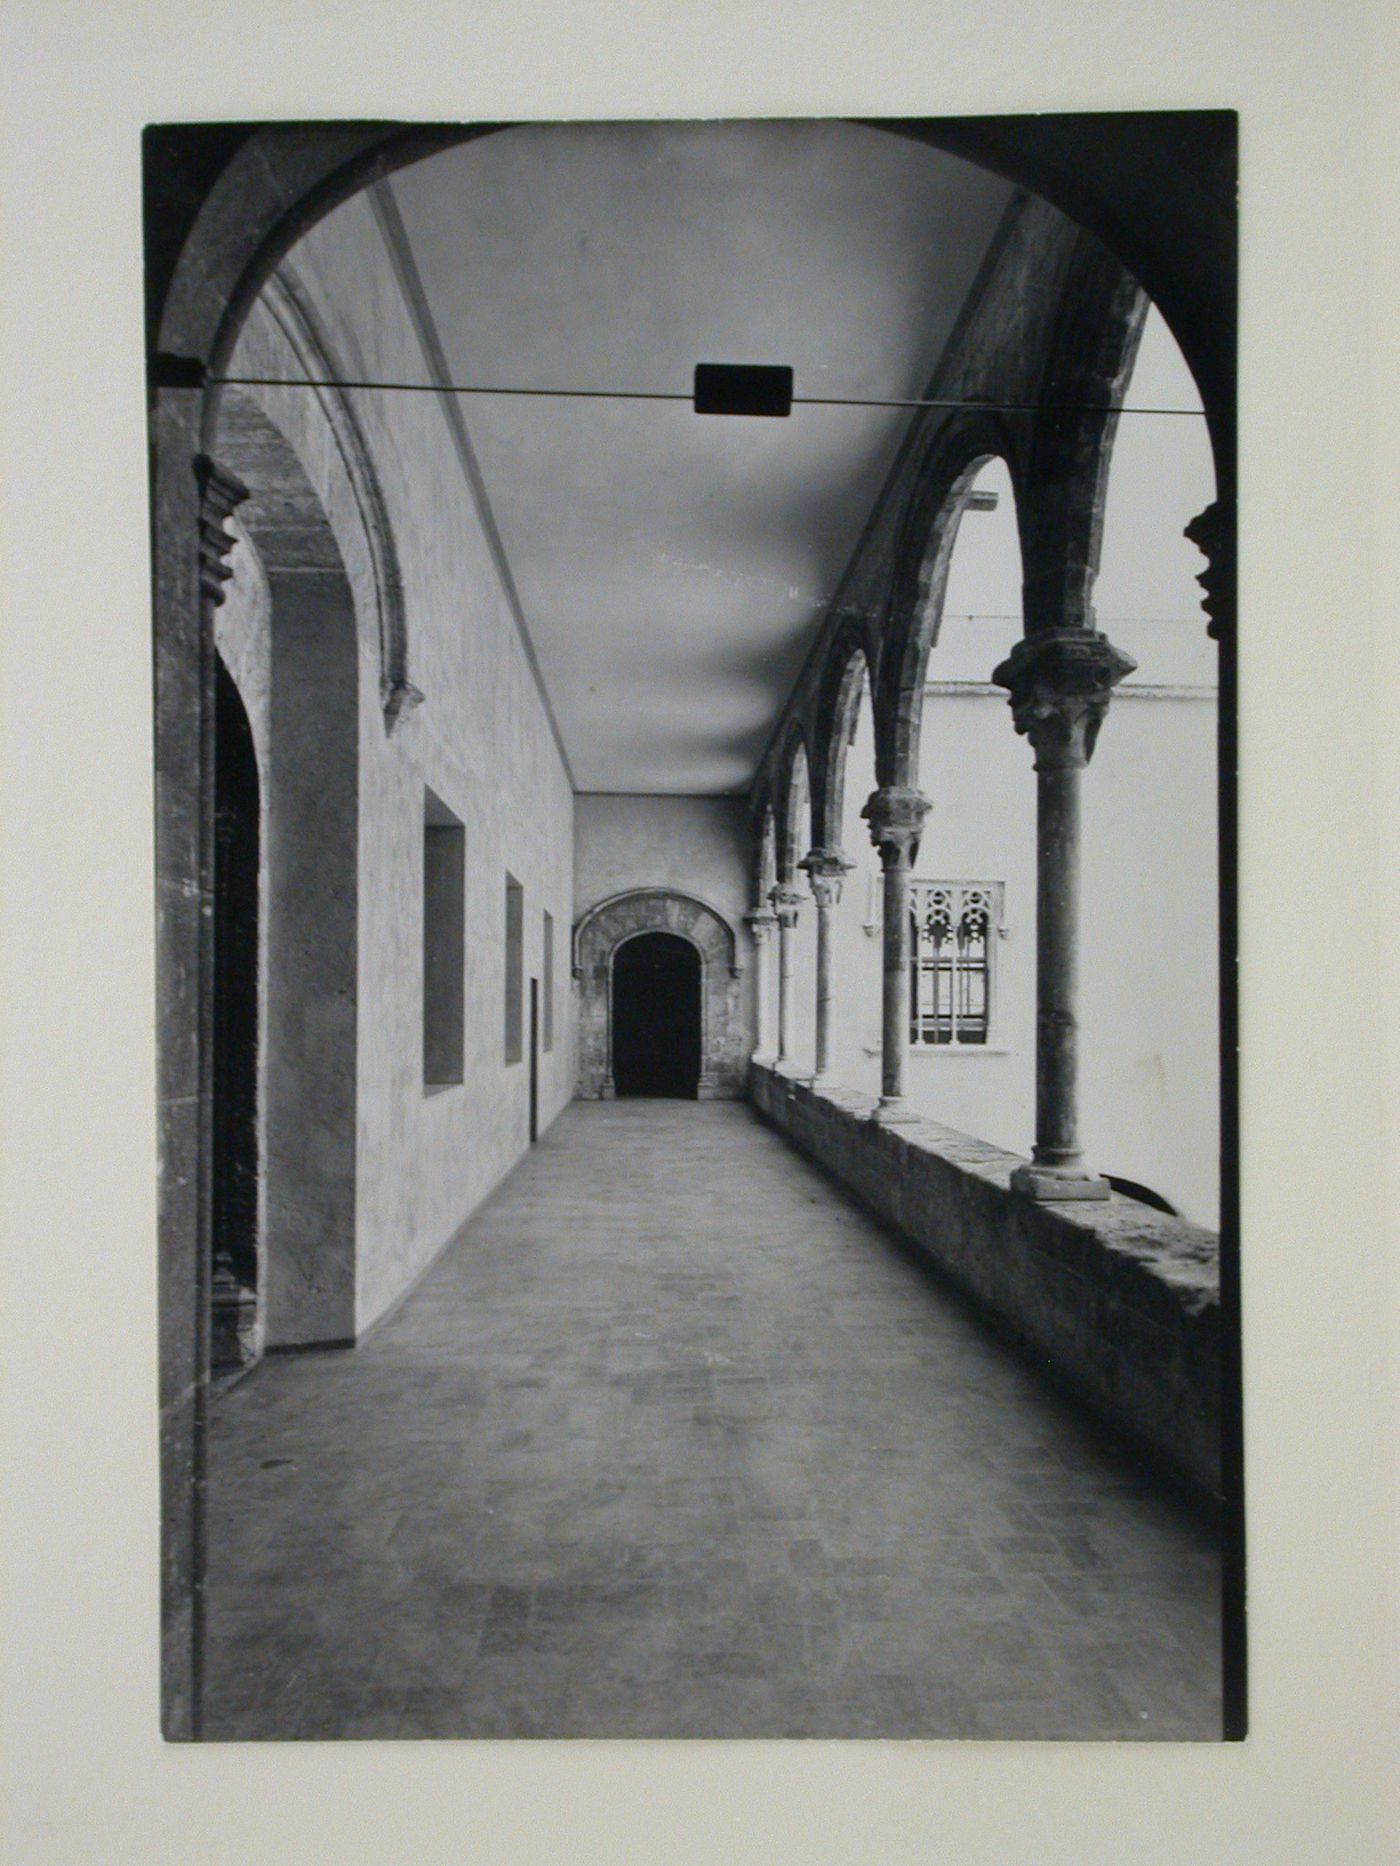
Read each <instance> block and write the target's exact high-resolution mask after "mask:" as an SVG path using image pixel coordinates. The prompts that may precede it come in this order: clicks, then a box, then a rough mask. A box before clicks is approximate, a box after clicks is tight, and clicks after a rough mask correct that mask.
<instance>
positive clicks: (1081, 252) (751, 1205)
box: [145, 112, 1245, 1741]
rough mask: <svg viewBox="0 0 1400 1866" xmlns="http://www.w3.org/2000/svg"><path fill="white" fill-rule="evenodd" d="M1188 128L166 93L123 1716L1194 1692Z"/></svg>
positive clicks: (1236, 1720)
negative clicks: (140, 1342)
mask: <svg viewBox="0 0 1400 1866" xmlns="http://www.w3.org/2000/svg"><path fill="white" fill-rule="evenodd" d="M1235 150H1236V121H1235V118H1234V117H1233V116H1232V115H1231V114H1230V113H1229V112H1214V113H1211V112H1205V113H1194V114H1193V113H1180V114H1178V113H1170V112H1167V113H1161V114H1156V115H1146V116H1144V115H1136V116H1133V115H1126V116H1121V117H1115V116H1113V115H1101V116H1089V117H1064V118H1060V119H1057V120H1055V121H1053V122H1051V123H1048V124H1047V123H1040V122H1037V121H1036V120H1034V119H1030V118H1011V119H1002V120H998V121H986V120H979V119H976V118H973V119H967V120H956V121H949V122H941V121H933V122H920V121H912V122H911V121H897V120H891V121H883V122H874V121H872V122H843V121H791V120H782V121H772V120H770V121H763V122H759V121H733V120H729V121H720V122H656V123H649V124H635V123H633V124H628V123H613V124H608V123H563V124H560V123H555V124H550V123H539V124H524V125H517V126H514V127H505V128H497V129H490V130H486V129H482V128H474V127H471V126H452V127H443V128H441V129H422V128H416V129H410V128H398V129H395V128H393V127H388V128H386V127H383V126H373V125H339V126H317V125H309V124H308V125H288V124H269V125H266V126H260V127H256V128H250V129H246V130H237V131H225V130H219V129H215V130H208V129H201V128H199V127H189V126H178V125H172V126H161V127H157V128H153V129H152V130H150V131H149V132H148V133H147V136H146V141H145V165H146V166H145V175H146V190H147V192H146V226H147V285H148V291H149V310H150V317H151V345H152V347H151V358H152V360H151V396H152V410H153V414H152V424H153V425H152V459H153V487H154V500H155V505H154V536H155V550H156V577H157V585H156V610H155V655H156V669H157V728H156V729H157V748H156V763H157V771H158V773H159V774H160V775H159V784H158V790H157V799H156V801H157V810H158V816H159V821H160V823H161V825H162V828H163V830H164V831H165V832H166V839H165V840H164V841H163V843H162V869H161V873H160V875H159V878H158V879H159V885H160V888H161V890H162V900H163V902H168V903H169V905H168V908H167V910H166V911H167V917H166V919H165V920H164V921H163V923H162V943H161V948H160V958H161V962H162V968H163V969H162V972H161V999H160V1006H159V1010H160V1020H161V1023H160V1036H161V1052H160V1055H161V1069H162V1082H163V1086H164V1087H165V1088H166V1089H167V1090H168V1091H169V1102H168V1105H167V1117H166V1118H167V1121H168V1129H167V1148H168V1151H167V1154H166V1156H165V1180H164V1183H163V1186H162V1197H163V1223H164V1231H163V1259H162V1277H163V1298H164V1306H163V1313H162V1318H161V1326H162V1340H161V1352H162V1357H163V1378H164V1381H165V1390H166V1392H167V1394H168V1395H169V1396H170V1397H169V1398H168V1399H167V1402H166V1406H165V1412H164V1418H163V1429H164V1431H165V1434H166V1444H165V1490H164V1512H165V1517H164V1524H163V1534H164V1538H165V1576H166V1587H167V1590H168V1592H167V1598H166V1600H165V1602H164V1613H165V1626H166V1636H167V1647H166V1669H165V1675H164V1681H163V1689H164V1718H165V1726H164V1727H165V1731H166V1734H167V1735H168V1736H170V1737H172V1738H195V1739H204V1740H211V1741H213V1740H239V1741H242V1740H259V1739H276V1738H354V1737H358V1738H426V1737H442V1738H465V1737H621V1736H629V1737H637V1736H646V1737H710V1738H725V1737H789V1738H797V1737H836V1738H861V1737H875V1738H892V1737H900V1738H933V1737H939V1738H978V1737H987V1738H1002V1739H1006V1738H1041V1739H1048V1738H1076V1739H1092V1738H1103V1739H1115V1740H1124V1739H1149V1740H1150V1739H1176V1740H1192V1741H1212V1740H1220V1739H1221V1738H1222V1737H1236V1738H1238V1737H1240V1736H1242V1735H1243V1734H1244V1730H1245V1698H1244V1639H1243V1632H1244V1628H1243V1592H1242V1578H1243V1576H1242V1540H1241V1523H1242V1513H1241V1501H1242V1499H1241V1490H1240V1471H1239V1461H1238V1450H1237V1438H1238V1392H1237V1379H1236V1374H1237V1364H1238V1356H1237V1353H1236V1352H1234V1351H1233V1350H1234V1345H1235V1330H1236V1311H1235V1307H1234V1305H1233V1303H1232V1300H1231V1290H1232V1286H1233V1285H1232V1269H1233V1262H1234V1253H1235V1252H1236V1251H1237V1248H1238V1233H1237V1229H1236V1227H1235V1225H1234V1222H1233V1198H1234V1175H1233V1160H1234V1145H1233V1133H1232V1128H1231V1122H1232V1118H1233V1117H1232V1109H1233V1105H1234V1095H1233V1080H1232V1075H1231V1071H1230V1068H1229V1067H1224V1066H1223V1065H1224V1063H1225V1061H1226V1056H1227V1051H1226V1050H1224V1049H1222V1032H1223V1033H1224V1035H1225V1039H1226V1042H1227V1044H1229V1043H1230V1040H1231V1033H1232V1030H1233V1021H1234V1019H1233V1004H1232V1002H1231V1001H1230V1000H1229V999H1227V998H1222V990H1221V980H1222V970H1224V972H1226V973H1228V972H1229V970H1230V958H1231V953H1232V928H1233V886H1234V874H1233V867H1232V865H1231V863H1230V861H1229V860H1228V853H1229V850H1230V848H1231V846H1232V834H1231V826H1232V821H1233V807H1234V791H1233V785H1232V782H1231V781H1230V777H1231V770H1232V766H1231V748H1232V746H1233V742H1234V735H1233V710H1232V708H1233V678H1232V665H1233V661H1232V643H1233V627H1234V623H1233V564H1234V500H1235V486H1234V480H1235V470H1234V439H1233V437H1234V406H1233V381H1234V316H1235V312H1234V292H1235V271H1234V264H1235V220H1234V191H1235V182H1236V164H1235ZM192 176H197V177H198V178H199V185H198V186H197V187H196V186H195V185H193V184H192V182H191V177H192ZM269 176H270V177H272V178H273V179H272V180H269V179H268V177H269ZM1033 180H1034V181H1035V182H1036V183H1038V184H1039V185H1032V181H1033ZM177 242H178V245H177ZM1222 748H1223V756H1222ZM1222 851H1223V852H1224V853H1225V856H1226V859H1225V860H1223V861H1222ZM191 863H197V864H198V866H197V867H196V868H193V869H192V868H190V866H189V864H191ZM196 979H197V980H198V988H197V989H191V988H190V981H192V980H196ZM1231 1048H1232V1045H1231ZM191 1081H197V1082H198V1084H199V1087H198V1093H197V1095H196V1096H194V1097H193V1098H191V1097H190V1096H189V1094H188V1084H189V1083H190V1082H191ZM187 1162H196V1163H197V1166H194V1167H191V1166H190V1165H188V1164H187Z"/></svg>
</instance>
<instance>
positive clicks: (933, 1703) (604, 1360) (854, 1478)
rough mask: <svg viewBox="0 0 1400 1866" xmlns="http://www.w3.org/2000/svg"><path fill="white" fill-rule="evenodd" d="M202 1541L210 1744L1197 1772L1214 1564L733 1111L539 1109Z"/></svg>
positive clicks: (302, 1371)
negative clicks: (858, 1746)
mask: <svg viewBox="0 0 1400 1866" xmlns="http://www.w3.org/2000/svg"><path fill="white" fill-rule="evenodd" d="M209 1500H210V1548H211V1556H210V1583H209V1619H210V1627H211V1631H212V1634H213V1637H212V1638H211V1641H210V1645H209V1650H208V1654H207V1664H206V1670H207V1678H208V1690H207V1703H206V1727H207V1729H208V1731H209V1733H210V1734H211V1735H212V1736H214V1737H216V1738H224V1739H230V1740H234V1739H241V1738H248V1737H254V1738H269V1739H270V1738H288V1739H298V1740H317V1739H319V1738H325V1737H334V1736H346V1737H356V1738H361V1739H364V1740H375V1739H411V1738H424V1737H476V1736H479V1737H501V1736H593V1737H603V1736H703V1737H717V1736H730V1737H739V1736H778V1737H781V1736H790V1737H801V1736H812V1737H879V1738H953V1737H975V1736H988V1737H1015V1736H1031V1737H1084V1738H1088V1737H1113V1738H1119V1739H1124V1738H1126V1739H1131V1740H1139V1739H1143V1738H1152V1737H1157V1738H1164V1739H1171V1740H1183V1739H1201V1738H1208V1737H1211V1736H1214V1735H1217V1734H1218V1731H1219V1716H1220V1712H1219V1704H1220V1677H1219V1609H1218V1565H1217V1555H1216V1550H1215V1547H1214V1543H1213V1538H1212V1535H1211V1532H1210V1531H1209V1529H1208V1528H1206V1527H1204V1526H1203V1525H1202V1523H1201V1522H1200V1521H1199V1520H1197V1519H1196V1518H1195V1517H1193V1516H1191V1515H1190V1514H1189V1513H1188V1512H1186V1511H1185V1510H1184V1509H1183V1507H1182V1506H1181V1504H1180V1503H1179V1502H1178V1501H1177V1500H1176V1499H1175V1498H1174V1497H1172V1496H1170V1495H1168V1494H1167V1493H1166V1492H1164V1491H1163V1490H1161V1489H1160V1488H1159V1487H1158V1486H1157V1485H1156V1484H1155V1482H1154V1481H1153V1479H1152V1478H1151V1476H1150V1474H1148V1473H1145V1472H1144V1471H1143V1470H1141V1469H1140V1468H1139V1467H1138V1466H1137V1465H1136V1464H1135V1463H1134V1462H1133V1460H1132V1459H1131V1458H1130V1457H1128V1456H1127V1455H1126V1454H1125V1453H1124V1452H1123V1451H1122V1450H1121V1449H1120V1448H1119V1447H1117V1446H1116V1445H1114V1444H1112V1443H1111V1442H1109V1441H1108V1440H1106V1438H1105V1437H1104V1435H1103V1433H1102V1432H1101V1431H1100V1430H1099V1429H1098V1428H1097V1427H1095V1426H1094V1425H1092V1424H1091V1423H1089V1422H1088V1421H1086V1420H1085V1419H1084V1418H1082V1417H1081V1416H1080V1415H1079V1414H1078V1413H1077V1412H1076V1411H1075V1410H1074V1408H1073V1407H1071V1406H1070V1405H1068V1404H1067V1403H1066V1402H1065V1400H1064V1399H1063V1398H1062V1397H1061V1396H1060V1395H1058V1394H1056V1393H1052V1392H1050V1391H1048V1390H1046V1389H1045V1388H1043V1387H1042V1386H1041V1384H1040V1383H1039V1381H1038V1379H1037V1377H1036V1376H1035V1374H1034V1372H1033V1371H1032V1370H1031V1369H1030V1368H1029V1367H1027V1366H1026V1365H1025V1364H1024V1363H1022V1362H1021V1361H1019V1360H1017V1359H1016V1358H1015V1357H1014V1356H1013V1355H1012V1354H1011V1352H1010V1351H1009V1350H1008V1349H1007V1347H1006V1346H1005V1345H1004V1344H1003V1343H1002V1342H1001V1341H999V1340H997V1339H995V1338H993V1337H992V1336H990V1335H988V1334H986V1333H984V1332H983V1331H982V1330H981V1328H980V1327H979V1325H978V1324H977V1323H976V1322H975V1321H974V1320H973V1319H971V1317H970V1316H969V1315H968V1313H967V1311H966V1310H965V1309H964V1308H963V1307H962V1306H961V1305H960V1304H957V1303H955V1302H953V1301H951V1300H950V1299H949V1298H948V1296H947V1295H946V1294H945V1293H944V1292H943V1291H942V1290H941V1289H940V1288H939V1286H938V1285H937V1283H936V1282H935V1280H934V1279H933V1278H931V1277H930V1276H929V1275H927V1274H926V1273H925V1271H924V1270H923V1269H922V1268H921V1266H920V1264H919V1262H918V1261H917V1259H916V1258H915V1257H914V1256H913V1254H912V1253H911V1252H909V1251H908V1250H907V1249H905V1248H904V1247H902V1246H900V1245H899V1244H897V1243H896V1242H894V1241H893V1240H892V1239H891V1238H890V1237H889V1236H888V1234H886V1233H885V1232H884V1231H882V1230H881V1229H880V1227H879V1226H878V1225H876V1224H874V1223H873V1222H872V1221H871V1220H870V1219H868V1218H867V1217H866V1216H865V1215H864V1214H863V1212H862V1211H861V1210H860V1209H859V1208H858V1207H857V1206H855V1205H854V1204H853V1203H852V1202H851V1201H849V1200H848V1199H846V1198H845V1197H844V1196H843V1195H842V1194H840V1193H838V1192H836V1191H834V1190H833V1189H832V1188H831V1186H830V1185H829V1183H828V1182H827V1181H826V1180H825V1179H823V1178H822V1177H821V1176H820V1175H819V1174H818V1173H817V1172H816V1171H815V1169H814V1168H813V1167H811V1166H810V1165H809V1164H808V1163H807V1162H806V1161H804V1160H803V1159H801V1158H800V1157H799V1156H798V1155H797V1154H796V1153H794V1152H793V1151H792V1150H791V1149H790V1148H789V1147H788V1146H787V1145H786V1144H785V1143H784V1142H783V1141H782V1140H780V1139H779V1138H778V1137H777V1136H775V1135H774V1134H772V1133H771V1132H769V1131H768V1130H767V1129H765V1128H764V1127H762V1126H761V1124H760V1123H759V1122H758V1121H757V1120H756V1118H755V1117H754V1115H753V1114H752V1111H751V1110H749V1109H748V1108H747V1107H745V1106H743V1105H739V1104H722V1103H721V1104H694V1103H691V1104H685V1103H666V1102H651V1103H648V1102H631V1103H628V1102H621V1103H612V1104H593V1105H576V1106H574V1107H571V1108H570V1109H569V1110H567V1111H566V1113H565V1114H564V1116H563V1117H562V1118H561V1119H560V1120H559V1122H557V1123H556V1125H555V1126H554V1127H553V1128H552V1129H551V1131H550V1132H549V1134H548V1135H547V1136H546V1137H545V1139H544V1140H543V1142H542V1143H541V1144H540V1145H539V1146H538V1147H536V1148H535V1149H534V1150H533V1151H532V1152H531V1154H530V1155H529V1156H528V1158H527V1159H526V1160H525V1161H524V1162H522V1164H521V1166H520V1167H519V1168H518V1169H517V1171H516V1172H515V1173H514V1174H513V1175H512V1176H511V1177H510V1178H509V1179H508V1180H507V1181H506V1183H505V1184H504V1185H503V1186H502V1187H501V1188H499V1190H498V1191H497V1193H496V1195H495V1196H494V1198H493V1199H492V1200H491V1201H489V1202H488V1204H487V1206H486V1207H485V1208H484V1209H483V1210H482V1211H481V1212H480V1213H479V1214H478V1215H477V1217H476V1218H475V1219H474V1220H473V1222H472V1223H471V1225H469V1226H468V1227H467V1228H466V1230H465V1231H464V1232H463V1233H462V1235H461V1237H460V1238H459V1239H458V1240H457V1241H456V1243H455V1244H454V1245H453V1247H452V1248H451V1250H449V1251H448V1252H447V1253H446V1254H445V1255H444V1256H443V1258H442V1259H441V1260H440V1261H439V1262H438V1264H437V1265H436V1266H434V1268H433V1270H432V1271H431V1273H430V1274H429V1275H428V1276H427V1277H426V1278H425V1279H424V1280H423V1282H422V1283H421V1284H420V1286H419V1287H418V1289H416V1290H415V1291H414V1293H413V1294H412V1295H411V1296H410V1298H409V1299H408V1301H406V1302H405V1303H404V1305H403V1307H402V1308H401V1309H400V1310H399V1311H398V1312H397V1314H395V1315H394V1316H393V1317H391V1318H390V1320H389V1321H388V1322H386V1323H385V1324H384V1325H383V1327H382V1328H380V1329H378V1330H376V1331H375V1333H374V1334H373V1336H371V1338H370V1339H369V1340H368V1341H367V1342H366V1343H365V1344H364V1345H363V1346H362V1347H361V1348H359V1349H357V1350H356V1351H354V1352H353V1353H334V1354H326V1355H301V1356H287V1357H279V1358H277V1359H274V1360H271V1361H268V1362H266V1363H264V1365H263V1366H262V1367H260V1368H259V1369H258V1370H257V1371H256V1372H255V1373H254V1374H252V1375H251V1376H250V1377H248V1378H247V1379H245V1380H242V1381H240V1382H239V1383H238V1384H237V1385H236V1386H234V1387H231V1388H229V1389H228V1390H226V1391H225V1392H224V1393H223V1394H222V1395H221V1396H220V1397H219V1399H218V1400H217V1402H216V1405H215V1408H214V1412H213V1419H212V1427H211V1433H210V1478H209Z"/></svg>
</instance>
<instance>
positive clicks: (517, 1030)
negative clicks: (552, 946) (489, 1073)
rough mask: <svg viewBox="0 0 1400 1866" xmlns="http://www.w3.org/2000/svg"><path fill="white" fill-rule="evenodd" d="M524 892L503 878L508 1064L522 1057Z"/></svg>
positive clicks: (514, 880) (508, 875)
mask: <svg viewBox="0 0 1400 1866" xmlns="http://www.w3.org/2000/svg"><path fill="white" fill-rule="evenodd" d="M524 990H525V890H524V888H523V887H522V886H521V885H520V883H519V882H518V881H517V880H516V878H515V876H514V875H511V874H507V876H506V1046H505V1057H506V1061H507V1062H508V1063H518V1062H519V1061H520V1059H521V1057H522V1056H524V1054H525V1007H524Z"/></svg>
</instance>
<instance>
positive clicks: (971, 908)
mask: <svg viewBox="0 0 1400 1866" xmlns="http://www.w3.org/2000/svg"><path fill="white" fill-rule="evenodd" d="M909 918H910V929H909V931H910V939H909V972H910V978H909V1041H910V1043H911V1044H912V1045H914V1046H915V1047H916V1048H921V1049H928V1048H931V1047H933V1046H935V1045H939V1044H948V1045H954V1046H956V1045H959V1044H985V1043H986V1042H987V1041H988V1038H989V1033H990V1030H991V1013H992V933H993V930H994V929H995V928H996V927H998V926H999V925H1000V923H1001V884H1000V882H995V881H912V882H911V883H910V886H909Z"/></svg>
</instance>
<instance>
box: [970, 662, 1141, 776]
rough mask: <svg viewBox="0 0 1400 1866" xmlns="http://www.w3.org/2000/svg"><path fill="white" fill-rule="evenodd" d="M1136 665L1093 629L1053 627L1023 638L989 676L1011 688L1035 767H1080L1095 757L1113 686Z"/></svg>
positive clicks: (1014, 713) (1013, 714)
mask: <svg viewBox="0 0 1400 1866" xmlns="http://www.w3.org/2000/svg"><path fill="white" fill-rule="evenodd" d="M1136 666H1137V662H1136V661H1134V660H1133V658H1132V656H1131V655H1127V654H1124V653H1123V651H1122V650H1121V649H1120V648H1115V647H1114V645H1113V643H1112V642H1111V641H1110V640H1109V639H1108V637H1107V636H1106V635H1101V634H1099V633H1098V631H1097V630H1095V629H1052V630H1048V631H1046V632H1045V633H1043V634H1039V635H1026V636H1023V637H1022V638H1021V640H1020V641H1018V642H1017V643H1016V646H1015V647H1014V648H1013V649H1012V650H1011V653H1010V654H1009V655H1008V656H1007V658H1006V659H1005V660H1004V661H1003V662H1002V663H1001V665H1000V666H999V667H998V668H996V669H995V670H994V671H993V674H992V679H993V680H994V681H995V682H996V684H997V685H998V686H999V687H1006V688H1008V689H1009V690H1010V694H1011V717H1012V719H1013V720H1014V721H1015V725H1016V730H1017V731H1018V732H1021V733H1024V734H1025V736H1026V737H1027V738H1028V739H1029V740H1030V742H1031V744H1032V746H1034V748H1035V768H1036V770H1037V771H1055V770H1060V771H1066V770H1068V771H1078V770H1082V769H1083V767H1084V766H1085V765H1087V764H1088V762H1089V760H1090V758H1092V757H1093V754H1094V743H1095V740H1096V739H1097V738H1098V736H1099V727H1100V726H1101V725H1102V724H1103V719H1104V714H1105V713H1106V712H1107V711H1108V702H1109V699H1110V698H1111V696H1112V693H1113V689H1114V688H1115V687H1116V686H1117V684H1118V682H1119V681H1120V680H1122V679H1123V678H1124V676H1125V675H1127V674H1131V673H1132V672H1133V670H1134V668H1135V667H1136Z"/></svg>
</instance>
